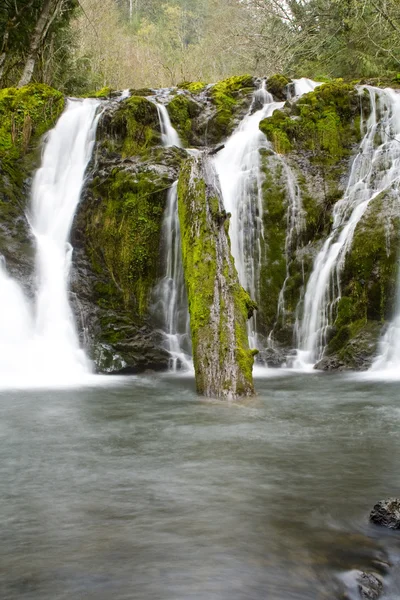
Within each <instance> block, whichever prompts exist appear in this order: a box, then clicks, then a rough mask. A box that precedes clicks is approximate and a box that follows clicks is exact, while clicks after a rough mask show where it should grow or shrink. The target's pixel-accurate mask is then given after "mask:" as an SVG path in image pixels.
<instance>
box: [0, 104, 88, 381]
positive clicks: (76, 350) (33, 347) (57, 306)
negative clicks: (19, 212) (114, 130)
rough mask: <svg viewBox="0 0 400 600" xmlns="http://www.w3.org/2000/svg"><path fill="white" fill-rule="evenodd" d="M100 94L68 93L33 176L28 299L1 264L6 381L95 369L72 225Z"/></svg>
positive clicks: (1, 365) (71, 377) (71, 376)
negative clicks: (75, 298)
mask: <svg viewBox="0 0 400 600" xmlns="http://www.w3.org/2000/svg"><path fill="white" fill-rule="evenodd" d="M98 105H99V102H98V101H96V100H90V99H88V100H83V101H80V100H79V101H77V100H68V102H67V107H66V110H65V111H64V113H63V114H62V115H61V117H60V119H59V120H58V123H57V125H56V127H55V128H54V129H53V130H52V131H50V132H49V134H48V137H47V141H46V145H45V148H44V153H43V157H42V164H41V167H40V168H39V169H38V170H37V172H36V174H35V176H34V179H33V184H32V198H31V207H30V210H29V214H28V221H29V224H30V227H31V229H32V233H33V235H34V238H35V243H36V267H35V268H36V297H35V300H34V302H32V301H30V300H29V299H28V298H27V297H26V296H25V295H24V293H23V292H22V289H21V288H20V286H19V285H18V283H17V282H16V281H13V280H12V279H11V278H10V277H9V276H8V274H7V271H6V265H5V263H4V260H2V261H1V264H0V286H1V289H2V294H1V304H2V306H1V310H0V314H1V318H0V372H1V383H2V385H16V386H21V385H27V386H30V385H44V386H47V385H58V384H67V383H77V382H79V381H80V380H81V378H82V377H83V376H84V375H85V374H87V373H89V372H90V363H89V361H88V359H87V358H86V356H85V353H84V351H83V350H82V349H81V348H80V347H79V341H78V335H77V332H76V329H75V323H74V318H73V314H72V311H71V307H70V305H69V301H68V278H69V271H70V266H71V260H72V246H71V244H70V243H69V241H68V240H69V233H70V229H71V225H72V221H73V218H74V214H75V210H76V207H77V205H78V202H79V199H80V194H81V190H82V186H83V183H84V174H85V169H86V167H87V164H88V162H89V160H90V157H91V154H92V150H93V147H94V143H95V132H96V126H97V122H98V117H96V112H97V108H98Z"/></svg>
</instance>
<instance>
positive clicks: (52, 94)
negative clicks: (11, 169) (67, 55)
mask: <svg viewBox="0 0 400 600" xmlns="http://www.w3.org/2000/svg"><path fill="white" fill-rule="evenodd" d="M63 108H64V96H63V95H62V94H61V92H58V91H57V90H54V89H53V88H50V87H48V86H47V85H44V84H31V85H27V86H25V87H22V88H18V89H15V88H6V89H3V90H0V159H5V158H7V159H8V160H10V161H11V160H15V159H17V158H20V157H21V156H22V155H23V154H25V153H26V151H27V150H28V147H29V145H30V143H31V142H35V141H37V140H38V139H39V138H40V137H41V136H42V135H43V134H44V133H45V132H46V131H48V129H50V128H51V127H52V126H53V125H54V123H55V122H56V120H57V119H58V117H59V116H60V114H61V112H62V110H63Z"/></svg>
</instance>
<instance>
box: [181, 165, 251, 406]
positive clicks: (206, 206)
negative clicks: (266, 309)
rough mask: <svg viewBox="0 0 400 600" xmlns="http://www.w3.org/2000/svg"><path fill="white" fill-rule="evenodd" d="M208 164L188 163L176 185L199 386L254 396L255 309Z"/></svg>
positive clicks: (211, 392) (208, 392) (207, 391)
mask: <svg viewBox="0 0 400 600" xmlns="http://www.w3.org/2000/svg"><path fill="white" fill-rule="evenodd" d="M204 161H207V159H204V158H202V157H199V158H196V159H190V160H188V161H187V162H186V163H185V165H184V167H183V169H182V172H181V175H180V177H179V184H178V205H179V220H180V227H181V235H182V253H183V265H184V273H185V282H186V288H187V294H188V302H189V313H190V328H191V333H192V346H193V360H194V367H195V375H196V387H197V391H198V392H199V393H200V394H203V395H205V396H209V397H222V398H236V397H239V396H247V395H250V394H253V393H254V388H253V380H252V366H253V355H254V353H253V352H252V351H251V350H250V349H249V346H248V339H247V331H246V321H247V319H248V318H249V317H250V316H251V314H252V312H253V310H254V308H255V305H254V303H253V302H252V301H251V299H250V297H249V296H248V294H247V293H246V292H245V291H244V290H243V288H242V287H241V286H240V284H239V280H238V276H237V272H236V269H235V266H234V262H233V258H232V256H231V253H230V242H229V238H228V235H227V230H228V220H227V215H226V213H225V211H224V210H223V205H222V202H221V199H220V195H219V191H218V188H217V187H215V185H214V183H213V181H214V174H213V173H210V169H211V165H210V163H208V162H204Z"/></svg>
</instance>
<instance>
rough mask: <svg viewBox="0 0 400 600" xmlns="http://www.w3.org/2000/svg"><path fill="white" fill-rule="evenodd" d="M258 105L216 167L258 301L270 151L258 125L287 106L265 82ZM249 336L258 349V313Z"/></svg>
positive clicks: (232, 232)
mask: <svg viewBox="0 0 400 600" xmlns="http://www.w3.org/2000/svg"><path fill="white" fill-rule="evenodd" d="M256 101H257V102H260V101H261V103H262V108H260V109H259V110H257V111H256V112H254V113H253V112H252V108H251V109H250V111H249V113H248V114H247V115H246V116H245V117H244V119H243V120H242V122H241V123H240V124H239V126H238V128H237V129H236V130H235V131H234V132H233V134H232V136H231V137H230V138H229V139H228V141H227V142H226V144H225V147H224V148H223V149H222V150H221V151H220V152H219V153H218V154H217V155H216V157H215V159H214V165H215V169H216V172H217V174H218V177H219V180H220V184H221V192H222V197H223V200H224V206H225V210H226V211H227V212H228V213H230V214H231V219H230V225H229V236H230V239H231V249H232V256H233V257H234V259H235V264H236V269H237V271H238V275H239V281H240V283H241V285H242V286H243V287H244V288H245V289H246V290H247V291H248V292H249V294H250V296H251V297H252V298H253V299H254V300H256V301H257V299H258V297H259V282H260V270H261V261H262V244H261V242H262V238H263V235H264V233H263V222H262V215H263V211H264V207H263V197H262V182H263V174H262V169H261V166H262V165H261V156H260V150H261V149H262V148H270V147H271V146H270V143H269V142H268V140H267V138H266V137H265V135H264V134H263V133H262V132H261V131H260V129H259V125H260V122H261V121H262V120H263V119H265V118H267V117H270V116H271V115H272V113H273V112H274V110H276V109H278V108H282V107H283V105H284V102H275V101H274V99H273V97H272V95H271V94H269V93H268V92H267V91H266V89H265V82H263V85H262V87H261V89H260V90H257V92H256V93H255V98H254V102H256ZM248 335H249V343H250V347H251V348H259V347H260V343H259V340H258V335H257V316H256V313H255V314H254V316H253V317H252V318H251V319H250V320H249V322H248Z"/></svg>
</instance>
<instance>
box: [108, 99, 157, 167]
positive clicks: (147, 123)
mask: <svg viewBox="0 0 400 600" xmlns="http://www.w3.org/2000/svg"><path fill="white" fill-rule="evenodd" d="M109 131H110V134H111V136H113V137H114V139H116V140H117V142H118V143H119V146H120V148H119V147H118V146H117V148H116V149H121V152H122V155H123V156H134V155H136V154H138V155H141V156H144V155H147V154H148V152H149V150H150V149H151V148H152V147H154V146H156V145H158V144H160V143H161V131H160V123H159V118H158V112H157V107H156V106H155V104H153V102H150V100H147V99H146V98H142V97H140V96H132V97H131V98H128V99H127V100H125V102H122V103H121V106H120V107H119V108H118V110H117V111H116V112H115V114H114V115H113V117H112V121H111V123H110V125H109Z"/></svg>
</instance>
